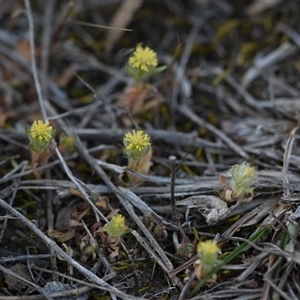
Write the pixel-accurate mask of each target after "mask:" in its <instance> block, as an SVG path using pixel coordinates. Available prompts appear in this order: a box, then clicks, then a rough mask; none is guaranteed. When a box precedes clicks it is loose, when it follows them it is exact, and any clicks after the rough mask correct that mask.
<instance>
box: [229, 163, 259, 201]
mask: <svg viewBox="0 0 300 300" xmlns="http://www.w3.org/2000/svg"><path fill="white" fill-rule="evenodd" d="M231 176H232V180H231V188H232V192H233V197H240V196H243V195H244V194H248V193H252V192H253V190H254V187H252V185H253V183H254V180H255V178H256V172H255V168H254V167H251V165H250V164H249V163H247V162H243V163H242V164H240V165H235V166H233V167H232V168H231Z"/></svg>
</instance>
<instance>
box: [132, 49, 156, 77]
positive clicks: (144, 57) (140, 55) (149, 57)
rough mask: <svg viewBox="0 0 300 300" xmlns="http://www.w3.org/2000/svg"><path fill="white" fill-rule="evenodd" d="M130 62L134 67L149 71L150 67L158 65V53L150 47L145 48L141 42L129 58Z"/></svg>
mask: <svg viewBox="0 0 300 300" xmlns="http://www.w3.org/2000/svg"><path fill="white" fill-rule="evenodd" d="M129 64H130V65H131V66H132V67H133V68H136V69H141V70H143V71H145V72H149V67H156V66H157V65H158V61H157V54H156V52H154V51H153V50H152V49H150V48H149V47H145V48H143V47H142V45H141V44H139V45H137V47H136V49H135V51H134V52H133V54H132V55H131V57H130V58H129Z"/></svg>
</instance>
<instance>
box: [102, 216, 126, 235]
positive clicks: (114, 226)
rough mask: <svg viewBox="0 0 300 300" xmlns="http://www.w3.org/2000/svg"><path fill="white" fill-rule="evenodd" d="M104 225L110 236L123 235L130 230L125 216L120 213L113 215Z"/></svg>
mask: <svg viewBox="0 0 300 300" xmlns="http://www.w3.org/2000/svg"><path fill="white" fill-rule="evenodd" d="M104 227H105V229H106V232H107V233H108V235H109V236H122V235H124V234H125V233H126V232H127V231H128V227H127V226H126V224H125V218H124V216H122V215H120V214H117V215H115V216H113V217H112V218H111V220H110V222H109V223H107V224H105V226H104Z"/></svg>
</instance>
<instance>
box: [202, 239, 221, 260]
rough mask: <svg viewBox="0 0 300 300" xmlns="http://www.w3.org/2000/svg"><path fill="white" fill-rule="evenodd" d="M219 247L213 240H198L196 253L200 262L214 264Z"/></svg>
mask: <svg viewBox="0 0 300 300" xmlns="http://www.w3.org/2000/svg"><path fill="white" fill-rule="evenodd" d="M219 251H220V248H219V247H218V245H217V243H216V242H215V241H211V240H208V241H205V242H199V244H198V246H197V253H198V256H199V258H200V260H201V262H202V263H203V264H205V265H214V264H215V263H216V262H217V259H218V252H219Z"/></svg>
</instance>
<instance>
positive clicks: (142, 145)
mask: <svg viewBox="0 0 300 300" xmlns="http://www.w3.org/2000/svg"><path fill="white" fill-rule="evenodd" d="M123 143H124V146H125V150H124V151H125V153H126V154H127V156H128V158H130V159H132V160H139V159H140V158H142V157H143V156H145V155H146V154H147V153H148V151H149V149H150V147H151V143H150V136H149V134H147V133H144V131H143V130H137V131H136V130H133V131H132V133H131V132H128V133H126V134H125V136H124V139H123Z"/></svg>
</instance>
